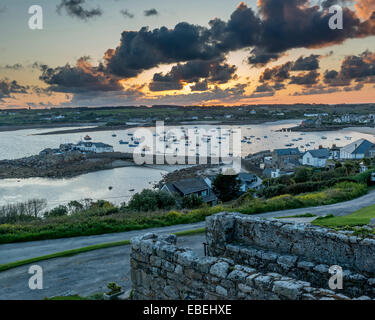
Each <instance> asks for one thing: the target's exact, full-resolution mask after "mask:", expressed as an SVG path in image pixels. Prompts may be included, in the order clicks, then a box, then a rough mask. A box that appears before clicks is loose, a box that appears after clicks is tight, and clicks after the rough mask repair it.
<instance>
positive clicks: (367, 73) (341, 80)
mask: <svg viewBox="0 0 375 320" xmlns="http://www.w3.org/2000/svg"><path fill="white" fill-rule="evenodd" d="M374 79H375V52H371V51H368V50H367V51H365V52H363V53H361V54H359V55H357V56H356V55H349V56H346V57H345V58H344V60H343V61H342V63H341V68H340V70H339V71H336V70H326V71H325V73H324V83H326V84H328V85H329V86H332V87H339V86H348V85H350V84H351V82H352V81H353V80H354V81H356V82H363V83H372V82H373V81H374Z"/></svg>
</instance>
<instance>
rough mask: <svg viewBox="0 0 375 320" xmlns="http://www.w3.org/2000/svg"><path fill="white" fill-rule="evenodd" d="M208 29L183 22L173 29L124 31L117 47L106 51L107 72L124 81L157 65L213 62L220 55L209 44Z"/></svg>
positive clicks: (218, 51)
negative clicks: (202, 61)
mask: <svg viewBox="0 0 375 320" xmlns="http://www.w3.org/2000/svg"><path fill="white" fill-rule="evenodd" d="M209 37H210V35H209V33H208V32H207V29H206V28H204V27H200V26H197V25H192V24H189V23H186V22H182V23H179V24H177V25H176V26H175V27H174V29H168V28H166V27H162V28H160V29H154V30H152V31H150V30H149V29H148V28H147V27H143V28H142V29H141V30H139V31H138V32H136V31H124V32H123V33H122V36H121V42H120V45H119V46H118V47H117V48H116V49H115V50H112V49H109V50H108V51H107V52H106V55H105V60H106V61H107V68H108V72H110V73H113V74H115V75H117V76H120V77H123V78H131V77H135V76H137V75H138V74H139V73H141V72H142V71H144V70H147V69H151V68H153V67H157V66H158V65H160V64H162V63H165V64H169V63H174V62H185V61H191V60H212V59H215V58H218V57H220V56H221V55H222V52H221V51H220V50H218V49H217V48H215V46H214V45H213V44H212V43H211V42H210V39H209Z"/></svg>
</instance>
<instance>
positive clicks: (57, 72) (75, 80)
mask: <svg viewBox="0 0 375 320" xmlns="http://www.w3.org/2000/svg"><path fill="white" fill-rule="evenodd" d="M40 69H41V71H42V75H41V76H40V78H39V79H40V80H42V81H43V82H45V83H46V84H48V85H50V89H51V90H52V91H55V92H65V93H81V94H82V93H84V92H97V93H98V94H100V92H103V91H121V90H123V87H122V86H121V85H120V84H119V81H118V79H116V78H113V77H111V76H109V75H107V74H105V73H104V72H103V71H102V70H101V69H102V66H101V65H100V66H99V67H93V66H92V64H91V63H90V61H89V58H88V57H82V58H80V59H79V60H78V61H77V64H76V66H70V65H69V64H66V65H65V66H63V67H57V68H50V67H48V66H47V65H42V66H40Z"/></svg>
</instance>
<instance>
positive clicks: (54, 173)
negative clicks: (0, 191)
mask: <svg viewBox="0 0 375 320" xmlns="http://www.w3.org/2000/svg"><path fill="white" fill-rule="evenodd" d="M133 165H134V163H133V162H132V161H131V160H129V159H126V157H125V156H124V157H121V155H119V154H117V153H113V154H112V155H111V154H106V155H105V156H104V155H101V154H90V153H88V154H82V153H81V152H77V151H75V152H68V153H63V154H53V155H35V156H31V157H26V158H21V159H15V160H1V161H0V179H12V178H13V179H25V178H36V177H39V178H71V177H75V176H78V175H81V174H85V173H89V172H94V171H100V170H107V169H113V168H120V167H129V166H133Z"/></svg>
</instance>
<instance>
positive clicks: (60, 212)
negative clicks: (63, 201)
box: [44, 205, 68, 218]
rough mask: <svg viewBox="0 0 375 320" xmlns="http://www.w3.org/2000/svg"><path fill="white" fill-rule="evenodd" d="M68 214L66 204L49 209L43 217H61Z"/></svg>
mask: <svg viewBox="0 0 375 320" xmlns="http://www.w3.org/2000/svg"><path fill="white" fill-rule="evenodd" d="M67 214H68V208H67V207H66V206H63V205H60V206H58V207H56V208H54V209H52V210H51V211H47V212H46V213H45V214H44V217H45V218H50V217H62V216H65V215H67Z"/></svg>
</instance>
